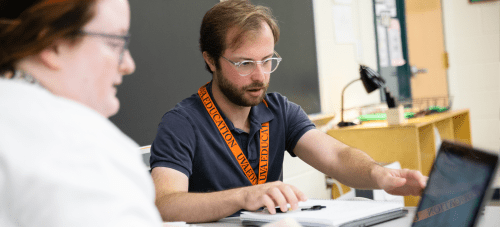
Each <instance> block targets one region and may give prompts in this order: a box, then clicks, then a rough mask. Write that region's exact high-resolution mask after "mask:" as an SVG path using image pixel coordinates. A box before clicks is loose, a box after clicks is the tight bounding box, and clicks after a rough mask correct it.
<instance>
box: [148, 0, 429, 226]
mask: <svg viewBox="0 0 500 227" xmlns="http://www.w3.org/2000/svg"><path fill="white" fill-rule="evenodd" d="M278 38H279V28H278V26H277V24H276V22H275V20H274V19H273V17H272V15H271V13H270V10H269V9H268V8H266V7H262V6H254V5H252V4H251V3H249V2H248V1H245V0H229V1H224V2H221V3H219V4H217V5H215V6H214V7H213V8H212V9H211V10H209V11H208V12H207V13H206V14H205V16H204V18H203V22H202V26H201V29H200V49H201V52H202V54H203V58H204V59H205V62H206V68H207V70H208V71H209V72H210V73H212V81H211V82H209V83H208V84H206V85H203V86H201V88H200V89H199V90H198V92H197V93H196V94H193V95H192V96H191V97H189V98H187V99H184V100H183V101H181V102H180V103H178V104H177V105H176V107H175V108H174V109H172V110H170V111H168V112H167V113H166V114H165V115H164V116H163V118H162V121H161V123H160V124H159V126H158V134H157V136H156V138H155V140H154V142H153V144H152V146H151V160H150V162H151V168H152V172H151V174H152V177H153V180H154V182H155V187H156V205H157V207H158V209H159V211H160V213H161V215H162V218H163V220H165V221H186V222H207V221H214V220H218V219H220V218H224V217H227V216H229V215H231V214H234V213H235V212H238V211H239V210H241V209H245V210H257V209H259V208H261V207H266V208H268V210H269V212H270V213H272V214H274V213H275V212H276V209H275V207H276V206H280V207H281V208H280V209H281V210H282V211H286V207H287V204H290V206H291V208H292V209H297V208H298V202H299V201H305V200H306V199H307V198H306V196H305V195H304V193H302V192H301V191H299V190H298V189H297V188H295V187H294V186H292V185H288V184H284V183H282V182H281V181H280V180H281V178H282V177H281V171H282V166H283V157H284V152H285V150H286V151H288V152H289V153H290V154H291V155H292V156H294V157H295V156H298V157H299V158H300V159H302V160H304V161H305V162H306V163H308V164H310V165H311V166H313V167H314V168H316V169H318V170H320V171H321V172H323V173H325V174H327V175H329V176H331V177H333V178H335V179H337V180H339V181H340V182H342V183H344V184H346V185H348V186H351V187H355V188H376V189H380V188H381V189H384V190H386V191H387V192H389V193H391V194H396V195H419V194H420V192H421V190H422V189H423V188H424V187H425V182H426V177H424V176H422V174H421V173H420V172H418V171H412V170H392V169H387V168H384V167H381V166H379V165H378V164H377V163H376V162H375V161H373V159H371V158H370V157H369V156H368V155H366V154H365V153H364V152H362V151H360V150H357V149H354V148H351V147H348V146H347V145H345V144H342V143H341V142H339V141H337V140H335V139H334V138H332V137H330V136H328V135H326V134H325V133H323V132H321V131H319V130H317V129H315V126H314V124H313V123H312V122H311V121H310V120H309V119H308V117H307V115H306V114H305V112H304V111H303V110H302V109H301V107H300V106H298V105H296V104H294V103H292V102H290V101H288V100H287V99H286V98H285V97H283V96H281V95H280V94H278V93H268V94H266V90H267V87H268V86H269V80H270V75H271V73H272V72H273V71H274V70H276V68H277V67H278V64H279V62H280V61H281V57H280V56H279V54H278V53H276V52H275V51H274V45H275V44H276V42H277V41H278Z"/></svg>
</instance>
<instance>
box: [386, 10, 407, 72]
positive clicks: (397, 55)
mask: <svg viewBox="0 0 500 227" xmlns="http://www.w3.org/2000/svg"><path fill="white" fill-rule="evenodd" d="M387 36H388V41H389V57H390V58H391V66H393V67H396V66H402V65H404V64H405V63H406V61H405V60H404V58H403V44H402V42H401V27H400V25H399V20H398V19H392V20H391V26H390V27H389V28H387Z"/></svg>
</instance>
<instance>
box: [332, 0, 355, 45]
mask: <svg viewBox="0 0 500 227" xmlns="http://www.w3.org/2000/svg"><path fill="white" fill-rule="evenodd" d="M333 20H334V21H333V25H334V26H335V28H334V29H335V41H336V42H337V43H338V44H348V43H354V29H353V23H352V10H351V6H346V5H335V6H333Z"/></svg>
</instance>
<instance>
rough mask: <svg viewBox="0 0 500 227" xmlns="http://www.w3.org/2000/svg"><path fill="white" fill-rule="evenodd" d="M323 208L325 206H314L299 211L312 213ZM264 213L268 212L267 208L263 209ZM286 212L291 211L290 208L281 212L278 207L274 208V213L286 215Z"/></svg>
mask: <svg viewBox="0 0 500 227" xmlns="http://www.w3.org/2000/svg"><path fill="white" fill-rule="evenodd" d="M323 208H326V206H321V205H314V206H311V207H303V208H301V209H300V211H314V210H321V209H323ZM264 211H267V212H268V213H269V210H268V209H267V208H264ZM288 211H292V208H288V209H287V211H285V212H283V211H281V209H280V208H279V207H276V213H286V212H288Z"/></svg>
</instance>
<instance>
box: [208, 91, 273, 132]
mask: <svg viewBox="0 0 500 227" xmlns="http://www.w3.org/2000/svg"><path fill="white" fill-rule="evenodd" d="M212 84H213V81H210V83H209V84H208V86H207V92H208V95H210V98H212V101H213V103H214V104H215V107H217V110H220V108H219V105H217V102H216V101H215V99H214V96H213V94H212ZM266 98H267V94H266V97H265V99H266ZM268 104H269V103H268ZM219 112H220V114H221V115H222V118H223V119H224V121H225V122H226V124H227V126H228V127H229V130H233V129H234V125H233V122H231V120H229V119H228V118H226V116H225V115H224V113H222V111H219ZM249 116H250V121H251V122H254V123H258V124H259V125H260V124H262V123H264V122H268V121H271V120H272V119H274V114H273V113H272V112H271V110H270V109H269V108H268V107H267V106H266V104H264V102H261V103H259V105H256V106H252V108H251V109H250V115H249Z"/></svg>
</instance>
